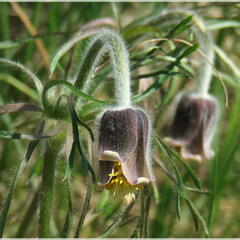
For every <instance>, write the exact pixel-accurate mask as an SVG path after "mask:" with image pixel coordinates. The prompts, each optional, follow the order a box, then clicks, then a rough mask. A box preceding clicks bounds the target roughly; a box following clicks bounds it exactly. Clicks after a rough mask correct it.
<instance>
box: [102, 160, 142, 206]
mask: <svg viewBox="0 0 240 240" xmlns="http://www.w3.org/2000/svg"><path fill="white" fill-rule="evenodd" d="M109 177H111V179H110V181H109V182H108V184H107V185H106V186H105V187H106V189H108V190H110V191H113V196H116V197H118V198H122V199H123V202H124V203H126V204H128V203H130V202H131V201H132V200H134V199H135V193H136V191H139V190H141V189H143V185H142V184H137V185H132V184H130V183H129V182H128V181H127V179H126V178H125V176H124V174H123V172H122V167H121V164H120V163H114V168H113V172H112V173H110V174H109Z"/></svg>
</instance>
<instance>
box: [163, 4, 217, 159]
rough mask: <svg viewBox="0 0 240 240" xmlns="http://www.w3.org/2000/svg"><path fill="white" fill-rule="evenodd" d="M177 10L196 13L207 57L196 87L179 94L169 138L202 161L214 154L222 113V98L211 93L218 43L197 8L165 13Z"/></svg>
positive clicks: (196, 30) (196, 28) (198, 34)
mask: <svg viewBox="0 0 240 240" xmlns="http://www.w3.org/2000/svg"><path fill="white" fill-rule="evenodd" d="M176 14H179V15H183V16H186V15H192V16H193V26H192V31H193V33H194V34H195V37H196V39H197V40H198V43H199V48H200V50H201V51H202V52H203V53H204V55H205V57H206V58H207V60H206V59H203V58H201V59H199V66H198V69H197V73H196V85H195V89H194V90H193V91H192V92H185V93H184V94H182V95H181V97H180V98H179V100H178V104H177V105H176V110H175V115H174V118H173V121H172V124H171V126H170V131H169V136H168V137H167V138H166V140H167V142H168V143H170V144H172V145H174V146H178V147H180V148H181V150H180V152H181V155H182V157H183V158H185V159H195V160H198V161H201V160H204V159H210V158H212V157H213V156H214V152H213V150H212V149H211V143H212V140H213V136H214V133H215V130H216V123H217V119H218V115H219V107H218V101H217V100H216V99H215V98H214V97H213V96H211V95H210V94H209V88H210V83H211V79H212V66H211V64H210V63H213V62H214V44H213V40H212V36H211V33H210V32H208V31H207V29H206V27H205V23H204V21H203V20H202V19H201V18H200V17H199V16H198V15H197V14H195V12H193V11H187V10H184V9H170V10H165V12H164V13H162V14H161V15H162V16H166V15H176ZM209 62H210V63H209Z"/></svg>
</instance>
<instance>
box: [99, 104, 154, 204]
mask: <svg viewBox="0 0 240 240" xmlns="http://www.w3.org/2000/svg"><path fill="white" fill-rule="evenodd" d="M148 146H149V121H148V117H147V115H146V114H145V113H144V112H143V111H142V110H135V109H131V108H127V109H123V110H108V111H105V112H104V113H103V115H102V117H101V119H100V128H99V146H98V158H99V175H100V176H99V177H100V184H101V185H104V186H105V187H106V188H107V189H110V190H113V194H114V195H119V194H121V196H120V197H124V198H125V201H129V200H130V201H131V200H132V199H133V198H134V192H135V191H136V190H139V189H141V188H142V186H143V184H146V183H149V181H151V180H152V179H153V178H152V174H151V170H150V163H149V160H150V159H149V156H148Z"/></svg>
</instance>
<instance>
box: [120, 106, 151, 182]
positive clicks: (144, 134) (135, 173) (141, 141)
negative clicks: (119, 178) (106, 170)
mask: <svg viewBox="0 0 240 240" xmlns="http://www.w3.org/2000/svg"><path fill="white" fill-rule="evenodd" d="M136 116H137V127H138V128H137V130H138V134H137V136H138V138H137V145H136V148H135V149H134V151H133V152H132V154H131V155H130V157H129V158H128V159H127V161H125V162H123V163H122V170H123V173H124V176H125V177H126V178H127V180H128V181H129V182H130V183H131V184H132V185H135V184H138V182H139V181H141V180H139V178H142V179H147V180H148V181H149V180H150V179H151V174H150V171H149V169H148V166H147V144H148V131H149V123H148V118H147V116H146V114H145V113H144V112H142V111H141V110H136Z"/></svg>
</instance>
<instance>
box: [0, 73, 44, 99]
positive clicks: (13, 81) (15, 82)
mask: <svg viewBox="0 0 240 240" xmlns="http://www.w3.org/2000/svg"><path fill="white" fill-rule="evenodd" d="M0 81H4V82H6V83H8V84H10V85H12V86H13V87H15V88H16V89H18V90H19V91H20V92H22V93H24V94H26V95H27V96H29V97H30V98H32V99H33V100H34V101H36V102H39V95H38V93H37V92H36V91H35V90H33V89H32V88H30V87H29V86H28V85H26V84H25V83H23V82H22V81H20V80H19V79H17V78H15V77H13V76H11V75H9V74H5V73H0Z"/></svg>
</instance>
